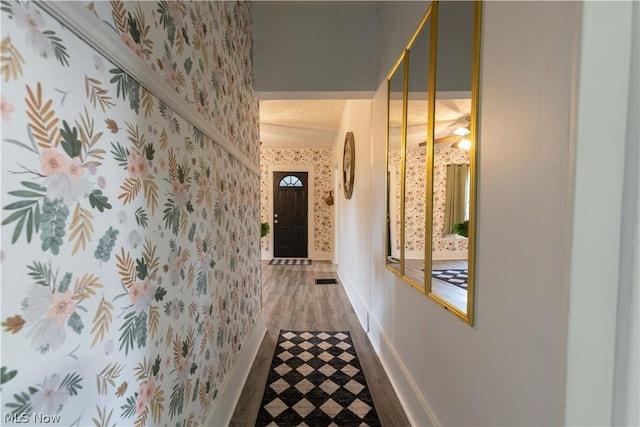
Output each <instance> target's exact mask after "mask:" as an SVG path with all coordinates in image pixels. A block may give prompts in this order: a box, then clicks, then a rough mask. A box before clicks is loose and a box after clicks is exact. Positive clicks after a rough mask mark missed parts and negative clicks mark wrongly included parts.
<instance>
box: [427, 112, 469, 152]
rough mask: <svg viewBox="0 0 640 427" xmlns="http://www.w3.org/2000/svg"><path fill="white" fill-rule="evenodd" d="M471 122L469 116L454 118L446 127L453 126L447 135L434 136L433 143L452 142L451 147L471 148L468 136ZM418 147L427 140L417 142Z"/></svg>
mask: <svg viewBox="0 0 640 427" xmlns="http://www.w3.org/2000/svg"><path fill="white" fill-rule="evenodd" d="M470 123H471V116H464V117H461V118H460V119H458V120H456V121H455V122H454V123H452V124H451V125H449V126H448V128H453V130H452V131H451V132H450V133H449V135H447V136H443V137H440V138H436V139H435V140H434V143H435V144H445V143H452V144H451V147H453V148H459V149H461V150H466V151H469V150H470V149H471V140H470V139H469V138H468V136H469V135H470V134H471V131H470V130H469V125H470ZM418 145H419V146H420V147H424V146H426V145H427V141H424V142H421V143H420V144H418Z"/></svg>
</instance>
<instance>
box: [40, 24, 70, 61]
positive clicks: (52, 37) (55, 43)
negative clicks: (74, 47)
mask: <svg viewBox="0 0 640 427" xmlns="http://www.w3.org/2000/svg"><path fill="white" fill-rule="evenodd" d="M42 34H44V35H45V36H46V37H47V38H48V39H49V41H50V42H51V46H52V47H53V53H54V55H55V56H56V59H57V60H58V61H59V62H60V63H61V64H62V65H66V66H67V67H68V66H69V53H68V52H67V48H66V47H64V45H63V44H62V39H61V38H60V37H58V36H57V35H56V33H55V32H54V31H51V30H48V31H43V32H42Z"/></svg>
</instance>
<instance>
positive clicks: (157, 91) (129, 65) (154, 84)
mask: <svg viewBox="0 0 640 427" xmlns="http://www.w3.org/2000/svg"><path fill="white" fill-rule="evenodd" d="M37 4H38V6H40V7H41V8H42V9H44V10H45V11H46V12H47V13H49V14H50V15H51V16H53V17H54V18H55V19H56V20H58V21H60V23H61V24H62V25H64V26H65V27H66V28H67V29H69V31H71V32H72V33H74V34H75V35H76V36H78V37H79V38H80V39H81V40H82V41H84V42H85V43H87V44H88V45H89V46H91V47H92V48H93V49H94V50H95V51H97V52H98V53H100V54H101V55H102V56H104V57H105V58H106V59H108V60H109V61H111V62H112V63H113V64H115V65H116V66H117V67H119V68H121V69H122V70H123V71H125V72H126V73H127V74H129V75H131V76H132V77H133V78H134V79H136V80H137V81H138V83H140V84H141V85H142V86H144V88H145V89H147V90H148V91H149V92H151V93H152V94H153V95H154V96H155V97H157V98H158V99H160V100H161V101H163V102H164V103H165V104H167V106H169V107H170V108H171V109H172V110H174V111H175V112H176V114H178V115H179V116H180V117H182V118H183V119H184V120H186V121H187V122H188V123H189V124H191V125H192V126H194V127H196V128H197V129H199V130H200V131H201V132H202V133H204V135H205V136H206V137H207V138H209V139H211V140H212V141H213V142H214V143H215V144H218V145H219V146H220V147H221V148H222V149H223V150H225V151H226V152H227V153H229V154H230V155H231V156H233V157H234V158H236V159H237V160H238V161H239V162H240V163H242V164H243V165H244V166H246V167H247V168H248V169H249V170H250V171H251V172H253V173H254V174H256V175H258V176H260V166H259V165H257V164H255V163H253V162H252V161H251V160H249V158H248V157H247V156H245V155H244V153H242V152H241V151H240V150H239V149H238V147H236V146H235V145H233V144H232V143H231V141H230V140H229V139H227V137H225V136H224V135H223V134H222V133H221V132H220V131H219V130H218V129H216V128H214V127H211V121H210V120H209V119H207V118H206V117H204V116H203V115H202V114H200V113H199V112H198V110H197V109H196V108H195V107H194V106H193V105H191V104H189V102H187V101H186V100H185V99H184V98H183V97H182V96H181V95H180V94H178V93H177V92H176V91H174V90H173V89H172V88H171V87H170V86H169V85H168V84H167V83H165V82H164V80H162V79H161V78H160V77H159V76H158V74H157V73H156V72H155V71H153V70H152V69H151V67H149V65H147V64H146V63H145V62H144V61H143V60H142V59H140V58H138V55H136V54H135V53H134V52H133V51H132V50H130V49H129V48H128V47H126V46H125V45H124V44H123V43H122V41H121V40H120V37H118V35H117V34H116V33H115V32H114V31H112V30H110V29H109V28H108V27H107V26H106V25H104V24H102V23H100V24H98V20H97V18H96V17H95V16H94V15H92V14H91V12H90V11H89V10H88V9H87V8H86V6H85V4H84V3H82V2H78V3H74V2H52V1H38V2H37Z"/></svg>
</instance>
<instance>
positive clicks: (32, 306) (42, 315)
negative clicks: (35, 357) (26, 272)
mask: <svg viewBox="0 0 640 427" xmlns="http://www.w3.org/2000/svg"><path fill="white" fill-rule="evenodd" d="M68 303H71V304H72V305H71V304H68ZM74 311H75V303H73V302H72V301H70V297H68V296H67V295H65V294H60V293H58V294H52V293H51V289H50V288H49V287H48V286H42V285H32V286H31V287H30V288H29V290H28V291H27V299H26V301H25V318H26V320H27V323H28V324H33V328H31V330H30V331H29V333H28V334H27V337H30V338H31V346H32V348H33V349H35V350H39V351H43V352H45V351H56V350H57V349H58V348H60V346H61V345H62V344H63V343H64V341H65V337H66V332H65V327H66V326H65V322H66V319H67V318H68V316H70V315H71V314H73V312H74ZM66 313H68V314H66Z"/></svg>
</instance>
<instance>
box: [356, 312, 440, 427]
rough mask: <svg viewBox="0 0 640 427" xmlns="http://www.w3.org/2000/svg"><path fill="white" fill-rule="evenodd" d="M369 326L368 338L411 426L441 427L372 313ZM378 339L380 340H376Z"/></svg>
mask: <svg viewBox="0 0 640 427" xmlns="http://www.w3.org/2000/svg"><path fill="white" fill-rule="evenodd" d="M369 325H370V328H371V331H370V332H369V333H368V334H367V337H368V338H369V341H370V342H371V345H372V346H373V348H374V349H375V351H376V353H377V355H378V358H379V359H380V363H381V364H382V367H383V369H384V371H385V372H386V374H387V377H388V378H389V381H390V382H391V386H392V387H393V390H394V391H395V392H396V395H397V396H398V400H400V405H402V408H403V409H404V411H405V414H406V415H407V418H409V422H410V423H411V425H412V426H433V427H440V426H441V424H440V421H439V420H438V417H436V414H435V413H434V412H433V410H432V409H431V405H429V403H428V402H427V400H426V399H425V398H424V396H423V395H422V393H420V391H419V390H418V388H417V387H416V384H415V383H414V382H413V381H412V379H411V375H410V374H409V371H408V369H407V367H406V366H405V365H404V363H403V362H402V359H401V358H400V356H399V355H398V353H397V352H396V350H395V348H394V347H393V345H392V344H391V341H390V340H389V338H388V337H387V335H386V334H385V333H384V331H383V329H382V328H381V327H380V323H379V322H378V319H376V317H375V316H373V315H372V314H371V313H370V314H369ZM376 337H378V338H379V339H376Z"/></svg>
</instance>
